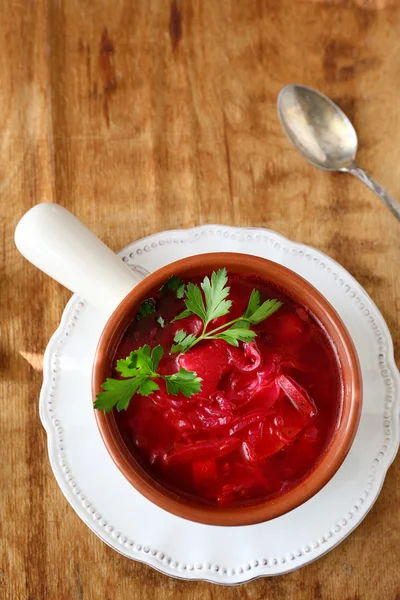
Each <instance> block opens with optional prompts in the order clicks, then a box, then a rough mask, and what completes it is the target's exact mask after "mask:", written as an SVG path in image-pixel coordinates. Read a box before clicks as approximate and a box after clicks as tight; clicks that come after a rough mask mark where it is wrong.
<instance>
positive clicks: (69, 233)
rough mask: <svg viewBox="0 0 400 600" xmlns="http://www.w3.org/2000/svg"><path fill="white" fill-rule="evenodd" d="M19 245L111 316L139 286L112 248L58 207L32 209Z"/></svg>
mask: <svg viewBox="0 0 400 600" xmlns="http://www.w3.org/2000/svg"><path fill="white" fill-rule="evenodd" d="M15 243H16V246H17V248H18V250H19V251H20V252H21V254H23V256H25V258H27V259H28V260H29V261H30V262H31V263H32V264H33V265H35V267H38V269H40V270H41V271H43V272H44V273H47V275H50V277H52V278H53V279H55V280H56V281H58V282H60V283H61V284H62V285H64V286H65V287H67V288H68V289H70V290H71V291H72V292H75V293H77V294H78V295H79V296H81V297H82V298H84V299H85V300H88V301H89V302H90V303H91V304H93V305H94V306H97V307H98V308H100V309H102V310H104V311H106V312H107V313H109V314H111V312H112V311H113V310H114V309H115V308H116V307H117V306H118V304H119V303H120V302H121V300H123V298H125V296H126V295H127V294H128V292H130V290H131V289H132V288H133V287H134V286H135V285H136V283H138V277H137V276H135V275H134V274H133V273H132V271H130V269H129V267H128V266H127V265H125V264H124V263H123V262H122V260H121V259H120V258H118V257H117V256H116V255H115V254H114V253H113V252H112V250H110V248H108V246H106V245H105V244H104V243H103V242H102V241H100V240H99V238H97V237H96V236H95V235H94V233H92V232H91V231H90V229H88V228H87V227H86V226H85V225H84V224H83V223H81V221H79V219H77V218H76V217H75V216H74V215H73V214H72V213H70V212H69V211H68V210H66V209H65V208H63V207H62V206H59V205H58V204H53V203H51V202H44V203H43V204H37V205H36V206H34V207H33V208H31V209H30V210H29V211H28V212H27V213H26V214H25V215H24V216H23V217H22V219H21V220H20V222H19V223H18V225H17V227H16V230H15Z"/></svg>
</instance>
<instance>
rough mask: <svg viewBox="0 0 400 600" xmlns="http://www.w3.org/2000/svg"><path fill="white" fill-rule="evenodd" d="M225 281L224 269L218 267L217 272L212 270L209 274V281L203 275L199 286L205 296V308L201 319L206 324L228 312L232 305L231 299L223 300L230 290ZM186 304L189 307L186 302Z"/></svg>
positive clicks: (225, 273)
mask: <svg viewBox="0 0 400 600" xmlns="http://www.w3.org/2000/svg"><path fill="white" fill-rule="evenodd" d="M227 283H228V275H227V272H226V269H220V270H219V271H217V272H215V271H214V272H213V273H212V275H211V281H210V279H209V278H208V277H204V280H203V283H202V284H201V287H202V289H203V292H204V296H205V298H206V307H207V310H206V318H205V319H202V320H203V321H204V322H205V323H206V324H208V323H209V322H210V321H212V320H213V319H217V318H218V317H222V316H224V315H226V314H228V312H229V310H230V308H231V306H232V301H231V300H225V298H226V297H227V296H228V295H229V292H230V288H229V287H226V284H227ZM188 287H189V286H188ZM188 293H189V290H188ZM187 295H188V294H187ZM186 306H187V307H188V308H189V306H188V305H187V304H186ZM199 316H200V315H199Z"/></svg>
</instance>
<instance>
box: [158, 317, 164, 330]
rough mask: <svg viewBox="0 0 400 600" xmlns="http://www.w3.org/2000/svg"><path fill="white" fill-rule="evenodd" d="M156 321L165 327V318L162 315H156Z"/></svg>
mask: <svg viewBox="0 0 400 600" xmlns="http://www.w3.org/2000/svg"><path fill="white" fill-rule="evenodd" d="M157 323H158V324H159V325H160V326H161V327H162V328H163V329H164V327H165V319H163V318H162V317H158V319H157Z"/></svg>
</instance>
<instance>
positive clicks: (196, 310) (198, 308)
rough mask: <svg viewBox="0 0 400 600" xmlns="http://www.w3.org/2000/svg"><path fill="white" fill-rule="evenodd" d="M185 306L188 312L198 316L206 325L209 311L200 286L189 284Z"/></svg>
mask: <svg viewBox="0 0 400 600" xmlns="http://www.w3.org/2000/svg"><path fill="white" fill-rule="evenodd" d="M185 305H186V308H187V310H188V311H189V310H190V312H191V313H193V314H195V315H197V316H198V317H200V319H201V320H202V321H203V322H204V323H206V321H207V311H206V307H205V306H204V300H203V294H202V293H201V289H200V288H199V286H197V285H195V284H194V283H189V284H188V286H187V290H186V300H185ZM181 318H182V317H181Z"/></svg>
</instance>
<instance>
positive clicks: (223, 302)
mask: <svg viewBox="0 0 400 600" xmlns="http://www.w3.org/2000/svg"><path fill="white" fill-rule="evenodd" d="M227 283H228V275H227V272H226V269H220V270H219V271H217V272H213V273H212V275H211V280H210V279H209V277H205V278H204V280H203V282H202V283H201V284H200V286H201V289H200V287H199V286H197V285H195V284H193V283H189V284H188V285H187V289H186V297H185V306H186V309H185V310H184V311H183V312H182V313H180V314H179V315H178V316H177V317H175V319H174V321H178V320H180V319H184V318H186V317H189V316H191V315H193V314H194V315H197V316H198V317H200V319H201V320H202V321H203V330H202V332H201V334H200V335H199V336H195V335H193V334H192V333H189V334H188V333H187V332H186V331H185V330H184V329H180V330H179V331H177V332H176V334H175V337H174V342H175V343H174V344H173V345H172V347H171V354H175V353H177V352H182V353H184V352H187V351H188V350H190V349H191V348H193V346H195V345H196V344H198V343H199V342H201V341H202V340H215V339H222V340H225V341H226V342H228V343H229V344H231V345H232V346H238V345H239V342H252V341H254V338H255V337H256V335H257V334H256V332H255V331H252V330H251V329H250V327H251V325H258V323H261V321H264V319H266V318H268V317H270V316H271V315H272V314H273V313H274V312H276V311H277V310H278V309H279V308H280V307H281V306H282V302H279V300H276V299H274V300H266V301H265V302H263V303H262V304H261V300H260V292H259V291H258V290H257V289H254V290H253V291H252V293H251V296H250V299H249V303H248V306H247V308H246V310H245V312H244V314H243V315H242V316H241V317H239V318H237V319H233V320H232V321H229V322H228V323H224V325H221V326H220V327H217V328H215V329H212V330H211V331H208V329H207V328H208V326H209V324H210V322H211V321H213V320H214V319H216V318H218V317H223V316H224V315H226V314H228V313H229V310H230V308H231V306H232V301H231V300H227V297H228V296H229V292H230V288H229V287H227Z"/></svg>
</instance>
